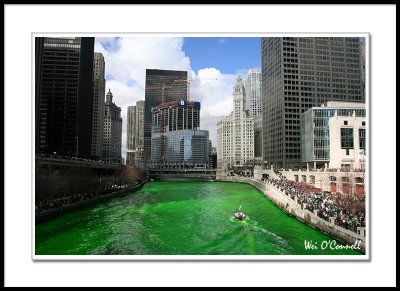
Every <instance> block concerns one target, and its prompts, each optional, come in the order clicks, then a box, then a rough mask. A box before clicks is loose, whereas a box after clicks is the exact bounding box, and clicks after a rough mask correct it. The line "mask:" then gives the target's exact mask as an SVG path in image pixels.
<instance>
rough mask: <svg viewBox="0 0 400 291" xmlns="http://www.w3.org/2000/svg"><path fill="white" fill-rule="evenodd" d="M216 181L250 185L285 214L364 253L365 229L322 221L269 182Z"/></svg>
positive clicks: (244, 179) (220, 178) (233, 178)
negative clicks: (355, 246)
mask: <svg viewBox="0 0 400 291" xmlns="http://www.w3.org/2000/svg"><path fill="white" fill-rule="evenodd" d="M217 181H230V182H239V183H246V184H250V185H252V186H254V187H255V188H257V189H258V190H260V191H261V192H262V193H263V194H264V195H265V196H266V197H267V198H268V199H270V200H271V201H272V202H273V203H274V204H275V205H276V206H278V207H279V208H280V209H281V210H282V211H284V212H285V213H286V214H288V215H290V216H292V217H294V218H296V219H297V220H299V221H301V222H303V223H306V224H308V225H309V226H311V227H313V228H315V229H318V230H319V231H321V232H323V233H325V234H327V235H329V236H330V237H332V238H334V239H335V240H337V241H340V242H342V243H344V244H347V245H354V244H357V245H358V246H359V248H360V249H361V251H362V252H363V253H365V250H366V231H365V227H357V228H356V229H355V231H352V230H349V229H345V228H343V227H341V226H339V225H336V224H335V219H336V218H335V217H329V219H327V220H324V219H322V218H321V217H318V215H317V213H318V212H317V210H315V211H313V212H311V211H310V210H309V209H306V208H304V207H302V206H301V204H300V203H297V201H295V200H293V199H291V197H290V196H289V195H286V194H285V192H284V191H281V190H280V189H279V187H278V186H277V185H275V184H274V183H273V182H271V181H270V180H266V181H260V180H257V179H254V178H251V177H241V176H226V177H224V176H218V177H217Z"/></svg>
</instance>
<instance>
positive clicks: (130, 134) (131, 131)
mask: <svg viewBox="0 0 400 291" xmlns="http://www.w3.org/2000/svg"><path fill="white" fill-rule="evenodd" d="M135 123H136V106H128V112H127V125H126V126H127V130H126V134H127V138H126V165H128V166H132V165H133V164H134V159H135V156H134V151H135Z"/></svg>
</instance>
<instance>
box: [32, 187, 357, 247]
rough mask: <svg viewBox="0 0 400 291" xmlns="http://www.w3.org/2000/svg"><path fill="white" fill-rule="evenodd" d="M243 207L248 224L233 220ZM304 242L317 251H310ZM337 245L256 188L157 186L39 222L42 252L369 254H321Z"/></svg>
mask: <svg viewBox="0 0 400 291" xmlns="http://www.w3.org/2000/svg"><path fill="white" fill-rule="evenodd" d="M240 206H241V211H243V212H244V213H245V214H246V215H247V219H246V220H244V221H238V220H236V219H234V218H233V212H235V211H236V210H238V209H239V207H240ZM305 240H307V241H309V242H312V245H315V246H317V249H313V250H311V249H306V248H305ZM332 240H333V239H332V238H330V237H328V236H326V235H325V234H323V233H321V232H319V231H317V230H315V229H313V228H312V227H310V226H308V225H305V224H303V223H301V222H299V221H297V220H296V219H294V218H292V217H289V216H288V215H286V214H285V213H283V212H282V211H281V210H280V209H279V208H278V207H276V206H275V205H274V204H273V203H272V202H271V201H270V200H268V199H267V198H266V197H265V196H264V195H263V194H262V193H261V192H259V191H258V190H257V189H255V188H253V187H252V186H250V185H247V184H240V183H230V182H203V181H165V182H161V181H160V182H158V181H157V182H149V183H147V184H145V185H144V186H143V188H141V189H140V190H139V191H137V192H133V193H128V194H123V195H122V196H119V197H116V198H113V199H111V200H109V201H106V202H103V203H101V204H97V205H94V206H91V207H89V208H86V209H84V210H79V211H74V212H71V213H68V214H65V215H63V216H61V217H58V218H56V219H53V220H51V221H48V222H45V223H41V224H38V225H36V227H35V254H36V255H362V253H360V252H358V251H356V250H350V249H348V250H346V249H331V248H330V247H329V246H328V247H327V248H326V249H322V248H323V246H325V245H324V243H323V242H324V241H326V242H328V243H329V241H332ZM338 245H340V244H339V243H338Z"/></svg>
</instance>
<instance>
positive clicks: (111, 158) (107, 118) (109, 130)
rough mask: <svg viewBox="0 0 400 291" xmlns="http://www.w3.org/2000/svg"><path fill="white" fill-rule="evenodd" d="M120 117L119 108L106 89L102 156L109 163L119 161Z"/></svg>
mask: <svg viewBox="0 0 400 291" xmlns="http://www.w3.org/2000/svg"><path fill="white" fill-rule="evenodd" d="M121 140H122V118H121V108H119V107H118V106H117V105H115V103H114V101H113V94H112V93H111V90H108V93H107V95H106V103H105V107H104V144H103V158H104V160H105V161H107V162H110V163H121V162H122V156H121Z"/></svg>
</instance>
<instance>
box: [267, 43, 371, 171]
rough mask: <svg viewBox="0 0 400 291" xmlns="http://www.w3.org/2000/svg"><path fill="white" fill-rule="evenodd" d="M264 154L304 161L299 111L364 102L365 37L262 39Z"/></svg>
mask: <svg viewBox="0 0 400 291" xmlns="http://www.w3.org/2000/svg"><path fill="white" fill-rule="evenodd" d="M261 46H262V106H263V122H264V129H263V152H264V155H263V158H264V162H265V163H266V165H267V166H272V165H273V166H274V167H275V168H282V167H284V168H296V167H300V164H301V156H300V155H301V153H300V144H301V142H300V120H299V118H300V114H301V113H303V112H304V111H306V110H308V109H309V108H311V107H313V106H319V105H320V104H322V103H324V102H327V101H341V102H360V103H364V102H365V94H364V88H363V85H362V75H363V73H362V64H361V62H360V59H361V57H360V54H361V53H360V47H361V38H357V37H302V38H295V37H283V38H282V37H267V38H262V44H261Z"/></svg>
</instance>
